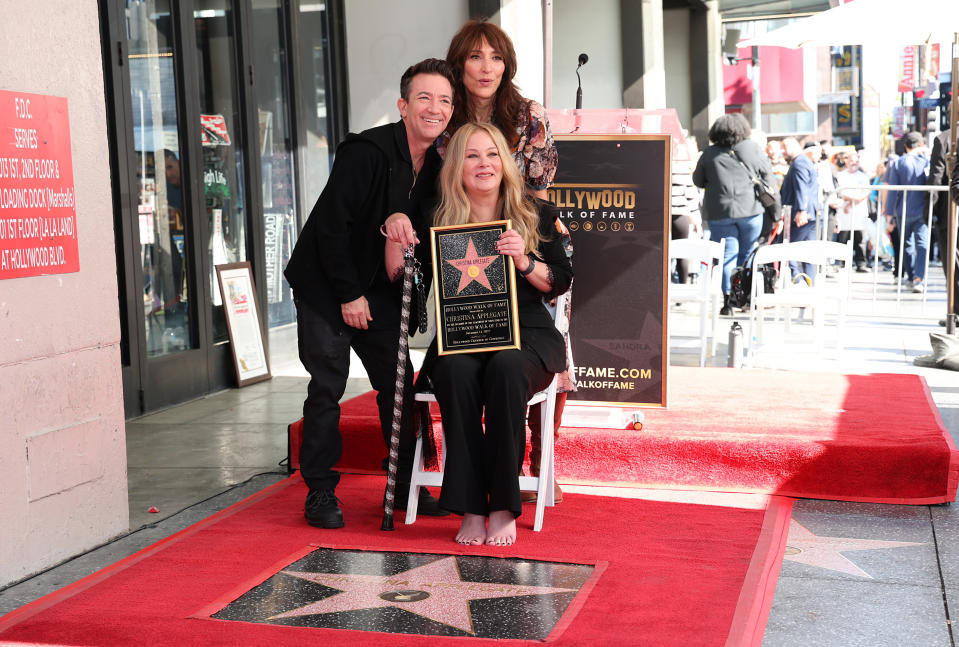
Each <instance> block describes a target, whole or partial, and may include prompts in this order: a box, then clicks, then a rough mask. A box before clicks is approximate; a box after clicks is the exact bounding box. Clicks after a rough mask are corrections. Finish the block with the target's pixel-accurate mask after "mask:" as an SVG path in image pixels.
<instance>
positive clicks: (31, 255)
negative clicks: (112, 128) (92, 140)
mask: <svg viewBox="0 0 959 647" xmlns="http://www.w3.org/2000/svg"><path fill="white" fill-rule="evenodd" d="M79 269H80V258H79V252H78V249H77V209H76V200H75V196H74V186H73V160H72V156H71V152H70V119H69V115H68V112H67V100H66V99H64V98H61V97H48V96H44V95H39V94H25V93H22V92H9V91H4V90H0V279H14V278H21V277H25V276H39V275H41V274H64V273H67V272H76V271H78V270H79Z"/></svg>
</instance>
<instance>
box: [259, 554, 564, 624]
mask: <svg viewBox="0 0 959 647" xmlns="http://www.w3.org/2000/svg"><path fill="white" fill-rule="evenodd" d="M282 572H283V573H284V574H286V575H291V576H293V577H298V578H301V579H304V580H308V581H310V582H316V583H317V584H322V585H324V586H328V587H330V588H333V589H337V590H339V591H340V593H336V594H334V595H332V596H330V597H328V598H324V599H322V600H318V601H316V602H313V603H310V604H307V605H306V606H303V607H299V608H297V609H293V610H291V611H287V612H285V613H280V614H277V615H275V616H272V617H271V618H270V619H271V620H272V619H274V618H292V617H297V616H306V615H315V614H321V613H336V612H338V611H358V610H361V609H376V608H381V607H395V608H397V609H403V610H405V611H409V612H410V613H414V614H416V615H419V616H422V617H424V618H429V619H430V620H434V621H436V622H439V623H442V624H445V625H449V626H451V627H455V628H457V629H460V630H462V631H466V632H468V633H471V634H472V633H474V631H473V617H472V615H471V614H470V609H469V601H470V600H482V599H487V598H511V597H519V596H524V595H546V594H550V593H571V592H572V593H575V592H576V589H565V588H554V587H549V586H524V585H515V584H498V583H489V582H469V581H464V580H463V579H462V578H461V577H460V572H459V567H458V566H457V564H456V558H455V557H444V558H442V559H439V560H436V561H434V562H430V563H429V564H425V565H423V566H417V567H415V568H411V569H409V570H406V571H403V572H400V573H396V574H395V575H359V574H352V573H304V572H297V571H282Z"/></svg>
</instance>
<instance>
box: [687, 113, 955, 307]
mask: <svg viewBox="0 0 959 647" xmlns="http://www.w3.org/2000/svg"><path fill="white" fill-rule="evenodd" d="M950 138H951V135H950V133H949V132H948V131H947V132H945V133H943V134H941V135H940V136H939V137H937V138H936V140H935V142H934V145H933V147H932V151H931V152H930V150H929V148H928V147H927V146H926V143H925V140H924V139H923V137H922V135H921V134H920V133H918V132H908V133H906V134H905V135H904V136H903V137H902V138H901V140H900V142H899V143H900V144H901V147H900V151H901V154H900V155H895V154H890V155H889V156H888V157H887V158H886V159H884V160H882V161H880V162H878V163H877V164H876V165H875V166H873V165H872V164H868V163H866V162H865V160H863V158H862V157H863V151H862V150H857V149H856V148H855V147H853V146H834V145H832V144H831V142H829V141H828V140H819V141H817V140H814V139H807V140H805V141H802V142H800V140H798V139H797V138H795V137H786V138H784V139H781V140H778V139H770V140H768V141H767V142H765V148H764V149H763V148H761V147H760V145H759V144H758V143H756V142H755V141H753V139H752V132H751V128H750V126H749V122H748V121H747V120H746V119H745V118H744V117H743V116H742V115H740V114H726V115H723V116H721V117H719V118H718V119H717V120H716V121H715V122H714V123H713V125H712V127H711V128H710V131H709V141H710V144H709V146H708V147H707V148H706V149H705V150H704V151H703V152H702V154H701V156H700V158H699V161H698V162H697V164H696V168H695V171H694V173H693V182H694V183H695V184H696V186H698V187H700V188H701V189H702V190H703V192H702V193H703V198H702V206H701V209H700V214H701V218H702V227H701V228H702V230H703V231H704V235H708V236H709V237H710V238H712V239H713V240H719V239H721V238H725V239H726V257H725V259H724V263H723V274H722V290H723V295H724V297H725V300H724V304H723V307H722V309H721V311H720V312H721V314H723V315H730V314H732V312H733V307H732V305H731V304H730V302H729V295H730V290H731V281H730V276H731V274H732V272H733V271H734V269H735V268H737V267H743V266H744V265H746V264H747V263H748V259H749V256H750V253H751V251H752V250H754V249H755V248H756V247H758V246H759V245H761V244H773V243H777V242H782V241H783V240H789V241H793V242H795V241H802V240H814V239H826V240H835V241H838V242H840V243H844V244H845V243H850V242H851V245H852V248H853V262H854V264H855V267H856V271H858V272H868V271H870V269H871V268H872V267H873V265H874V262H875V259H876V258H877V257H878V259H879V262H880V264H881V266H880V267H881V269H882V270H885V271H891V272H893V273H894V276H895V277H896V278H897V279H901V280H902V281H903V282H904V283H905V285H906V286H907V287H909V288H911V289H912V290H913V291H914V292H922V291H923V289H924V288H923V286H924V282H925V278H926V260H927V256H928V257H930V258H932V259H936V258H939V259H945V253H944V251H943V250H944V246H945V241H946V231H947V230H946V219H947V217H948V216H947V214H946V209H945V205H946V202H947V201H946V197H945V193H935V192H933V193H927V192H924V191H902V190H883V189H882V188H881V187H882V186H883V185H890V186H898V185H927V184H930V185H938V186H946V185H948V183H949V177H950V174H949V173H948V169H946V155H947V153H948V151H949V143H950ZM760 182H761V183H764V184H766V185H769V186H773V187H775V188H776V189H778V191H779V196H780V199H781V211H780V212H779V213H776V211H777V210H778V206H777V207H775V208H769V207H764V206H763V204H761V202H760V200H759V196H758V192H757V186H760ZM930 201H931V202H932V211H933V214H934V229H933V231H932V232H930V229H929V226H928V217H927V216H928V213H929V208H930ZM880 210H881V213H880ZM877 221H878V223H879V224H878V227H877ZM877 231H878V235H877ZM901 242H904V248H903V249H902V253H900V249H899V248H900V243H901ZM877 252H878V253H877ZM900 256H901V260H902V263H901V267H900ZM790 271H791V277H792V278H793V280H800V278H802V277H806V278H808V277H812V276H813V268H812V267H811V266H807V265H806V264H791V267H790ZM810 280H811V279H810Z"/></svg>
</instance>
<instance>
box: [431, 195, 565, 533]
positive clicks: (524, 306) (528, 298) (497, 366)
mask: <svg viewBox="0 0 959 647" xmlns="http://www.w3.org/2000/svg"><path fill="white" fill-rule="evenodd" d="M538 207H539V217H540V232H541V233H542V234H543V236H544V240H543V242H542V243H541V244H540V246H539V249H538V250H537V255H536V256H537V263H545V264H546V265H547V266H548V267H549V269H550V273H551V276H552V290H551V292H550V293H548V294H544V293H542V292H540V291H539V290H537V289H536V288H534V287H533V286H532V285H531V284H530V283H529V282H528V281H527V280H526V279H524V278H523V277H521V276H518V275H517V277H516V279H517V280H516V297H517V304H518V310H519V320H520V341H521V344H522V349H521V350H502V351H495V352H486V353H462V354H457V355H445V356H443V357H439V358H436V360H435V363H433V364H432V366H431V367H430V368H428V369H427V370H429V372H430V377H431V378H432V382H433V389H434V392H435V394H436V400H437V402H438V403H439V406H440V413H441V414H442V416H443V436H444V442H446V443H447V455H446V467H445V470H444V475H443V491H442V494H441V495H440V505H441V506H442V507H443V508H444V509H446V510H449V511H451V512H455V513H457V514H463V513H466V512H469V513H472V514H478V515H483V516H488V515H489V513H490V512H493V511H497V510H510V511H511V512H512V513H513V515H514V516H516V517H518V516H519V515H520V513H521V512H522V503H521V501H520V493H519V482H518V480H517V478H516V474H517V471H516V470H517V465H518V464H519V461H520V458H521V457H522V452H523V451H524V450H525V446H526V403H527V401H528V400H529V398H530V397H531V396H532V395H533V394H534V393H536V392H537V391H540V390H542V389H544V388H546V387H547V386H548V385H549V382H550V380H552V378H553V374H554V373H559V372H560V371H563V370H564V369H565V368H566V346H565V343H564V342H563V336H562V335H561V334H560V333H559V332H558V331H557V330H556V328H555V326H554V324H553V319H552V317H551V316H550V314H549V312H548V311H547V310H546V307H545V305H544V304H543V298H544V297H545V298H552V297H553V296H556V295H558V294H562V293H563V292H565V291H566V290H567V289H568V288H569V285H570V282H571V281H572V278H573V270H572V265H571V264H570V259H569V257H568V256H567V255H566V250H565V248H564V246H563V241H562V238H561V236H560V235H559V234H558V232H557V229H556V217H557V216H556V210H555V208H554V207H553V206H552V205H550V204H548V203H545V202H541V203H538ZM434 345H435V341H434ZM484 411H485V422H486V425H485V432H484V425H483V418H484Z"/></svg>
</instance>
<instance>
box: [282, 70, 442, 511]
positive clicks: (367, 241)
mask: <svg viewBox="0 0 959 647" xmlns="http://www.w3.org/2000/svg"><path fill="white" fill-rule="evenodd" d="M453 82H454V78H453V73H452V71H451V70H450V68H449V66H448V65H447V64H446V63H445V62H444V61H441V60H439V59H426V60H424V61H421V62H420V63H417V64H416V65H413V66H412V67H410V68H409V69H407V70H406V72H405V73H404V74H403V78H402V79H401V81H400V95H401V98H400V99H399V101H398V102H397V106H398V107H399V111H400V115H401V117H402V119H401V120H400V121H397V122H396V123H392V124H387V125H385V126H378V127H376V128H371V129H369V130H366V131H363V132H362V133H360V134H358V135H355V134H350V135H348V136H347V137H346V139H345V140H344V141H343V143H342V144H340V146H339V147H338V148H337V151H336V159H335V161H334V163H333V168H332V169H331V171H330V177H329V179H328V181H327V184H326V187H325V188H324V189H323V192H322V193H321V194H320V197H319V199H318V200H317V201H316V206H314V207H313V211H312V212H311V213H310V217H309V219H308V220H307V222H306V225H305V226H304V227H303V231H302V232H301V233H300V237H299V239H298V240H297V243H296V247H295V248H294V249H293V254H292V256H291V257H290V262H289V264H288V265H287V267H286V271H285V275H286V278H287V280H288V281H289V283H290V287H291V288H293V298H294V302H295V303H296V313H297V314H296V320H297V335H298V343H299V352H300V361H302V362H303V366H304V367H305V368H306V370H307V371H309V373H310V384H309V387H308V390H307V396H306V401H305V402H304V403H303V445H302V447H301V449H300V471H301V473H302V475H303V480H304V481H306V484H307V485H308V486H309V488H310V492H309V494H308V495H307V498H306V504H305V510H304V512H305V516H306V519H307V521H308V522H309V523H310V524H311V525H313V526H317V527H320V528H340V527H342V526H343V524H344V522H343V513H342V511H341V510H340V508H339V505H338V503H339V501H338V499H337V498H336V495H335V489H336V485H337V483H338V482H339V480H340V475H339V472H336V471H335V470H333V466H334V465H335V464H336V462H337V461H338V460H339V458H340V455H341V454H342V449H343V439H342V437H341V434H340V430H339V419H340V406H339V400H340V398H341V397H342V396H343V393H344V391H345V390H346V382H347V378H348V377H349V366H350V349H351V348H352V349H353V350H354V351H355V352H356V354H357V355H358V356H359V358H360V360H361V361H362V362H363V366H364V367H365V368H366V372H367V375H368V376H369V379H370V383H371V384H372V386H373V388H374V389H375V390H376V391H377V395H376V403H377V406H378V409H379V415H380V424H381V426H382V429H383V438H384V440H385V441H386V444H387V446H388V445H389V439H390V430H391V428H392V421H393V400H394V392H395V381H396V359H397V352H398V347H399V344H398V338H399V329H400V301H401V297H402V294H401V287H402V283H399V284H397V283H391V282H390V281H389V279H388V277H387V275H386V269H385V264H384V248H385V241H386V238H384V236H383V235H382V234H381V230H380V228H381V226H382V225H383V223H384V222H385V221H386V219H387V217H388V216H390V215H391V214H394V213H403V214H406V215H407V216H408V217H409V221H410V222H411V223H412V226H413V227H414V228H415V230H416V232H417V236H418V237H419V238H420V239H421V240H427V232H428V231H429V221H430V211H431V209H432V207H433V204H434V201H435V198H436V177H437V174H438V173H439V169H440V166H441V164H442V161H441V160H440V157H439V155H438V154H437V152H436V149H435V147H433V142H434V141H435V140H436V138H437V137H438V136H439V135H440V134H441V133H442V132H443V131H444V130H445V129H446V125H447V124H448V123H449V119H450V115H451V114H452V111H453V89H452V87H453ZM418 247H419V249H417V252H418V254H420V255H424V254H425V255H428V254H429V250H428V248H427V246H426V245H419V246H418ZM421 262H422V263H423V266H424V268H425V267H428V266H429V260H428V259H427V258H425V257H424V258H421ZM413 320H414V321H415V318H413ZM412 376H413V367H412V365H411V364H410V363H409V360H407V368H406V384H405V386H404V389H405V393H407V394H409V393H411V390H412ZM411 400H412V398H411V397H407V398H404V403H405V404H404V407H403V415H402V420H403V425H402V429H403V433H402V434H401V437H400V457H399V473H398V477H397V489H396V506H395V507H396V508H397V509H403V508H405V507H406V503H407V501H406V497H407V493H408V488H409V479H410V471H411V469H412V464H413V460H412V459H413V455H412V453H413V452H412V448H413V445H414V434H413V428H412V424H411V418H412V415H411V414H412V403H411ZM404 481H405V483H406V486H405V487H404ZM420 493H421V496H420V500H419V503H418V506H419V513H420V514H432V515H444V514H448V513H447V512H445V511H443V510H442V509H441V508H440V507H439V505H438V503H437V501H436V499H435V498H434V497H433V496H432V495H431V494H430V493H429V492H428V491H427V490H426V489H425V488H423V489H421V490H420Z"/></svg>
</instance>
